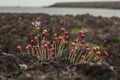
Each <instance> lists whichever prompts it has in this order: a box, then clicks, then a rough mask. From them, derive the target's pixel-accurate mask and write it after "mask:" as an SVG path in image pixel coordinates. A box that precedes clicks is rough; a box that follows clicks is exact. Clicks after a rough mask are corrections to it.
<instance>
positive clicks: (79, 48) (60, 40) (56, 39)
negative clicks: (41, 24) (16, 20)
mask: <svg viewBox="0 0 120 80" xmlns="http://www.w3.org/2000/svg"><path fill="white" fill-rule="evenodd" d="M34 24H35V23H34ZM60 31H61V34H60V35H58V34H56V33H54V34H53V41H49V40H48V39H47V37H48V36H49V34H48V31H47V30H46V29H45V30H43V31H42V33H41V35H40V34H39V35H37V36H35V37H34V38H33V40H31V41H30V43H29V44H28V45H27V46H26V52H27V54H29V55H32V56H36V57H37V59H38V60H39V61H42V60H51V59H54V58H56V57H61V56H62V55H63V51H64V48H67V47H65V45H66V44H68V43H67V42H68V38H69V35H68V31H66V30H65V28H60ZM84 38H85V34H84V32H83V31H80V32H79V33H78V37H77V39H75V40H74V41H73V42H72V44H71V49H70V51H69V56H68V59H69V60H70V62H71V63H74V64H79V63H84V62H91V61H102V60H104V58H105V57H106V56H108V53H107V52H106V51H104V52H100V49H99V47H98V46H95V47H90V46H89V44H86V43H85V40H84ZM17 49H18V51H19V52H20V53H21V54H22V47H21V46H17Z"/></svg>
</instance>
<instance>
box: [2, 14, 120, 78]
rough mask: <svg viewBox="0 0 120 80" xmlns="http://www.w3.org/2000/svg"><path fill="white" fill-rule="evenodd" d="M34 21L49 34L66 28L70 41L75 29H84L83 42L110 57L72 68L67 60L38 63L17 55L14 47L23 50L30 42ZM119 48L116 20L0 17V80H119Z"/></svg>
mask: <svg viewBox="0 0 120 80" xmlns="http://www.w3.org/2000/svg"><path fill="white" fill-rule="evenodd" d="M34 20H38V21H41V29H48V31H51V34H52V33H54V32H56V31H57V33H59V28H60V27H65V28H66V29H67V30H68V31H69V33H70V34H71V36H70V39H71V40H72V39H73V38H74V37H75V36H76V34H74V32H76V31H75V30H76V29H84V30H85V31H86V41H87V42H91V43H94V44H96V45H99V46H102V48H106V49H107V51H108V52H109V56H108V57H107V58H106V60H105V62H101V63H84V64H71V63H70V62H69V60H67V59H66V58H56V59H55V60H50V61H47V60H46V61H41V62H39V61H38V60H37V59H36V57H33V56H30V55H27V54H25V53H24V54H19V53H18V52H17V50H16V46H17V45H21V46H23V47H25V46H26V45H27V43H28V42H29V40H30V39H31V38H32V37H31V36H33V34H31V32H30V31H31V29H32V25H31V22H32V21H34ZM72 32H73V33H72ZM51 34H50V35H51ZM119 46H120V18H117V17H111V18H106V17H101V16H98V17H94V16H92V15H89V14H85V15H76V16H73V15H65V16H62V15H59V16H55V15H51V16H50V15H48V14H28V13H23V14H16V13H0V80H119V79H120V77H119V75H120V68H119V67H120V48H119Z"/></svg>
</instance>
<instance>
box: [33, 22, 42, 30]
mask: <svg viewBox="0 0 120 80" xmlns="http://www.w3.org/2000/svg"><path fill="white" fill-rule="evenodd" d="M32 25H33V26H34V27H35V28H36V29H40V26H41V22H40V21H34V22H32Z"/></svg>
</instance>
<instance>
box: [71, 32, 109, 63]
mask: <svg viewBox="0 0 120 80" xmlns="http://www.w3.org/2000/svg"><path fill="white" fill-rule="evenodd" d="M84 38H85V34H84V32H83V31H80V32H79V33H78V37H77V39H75V41H74V42H73V43H72V45H71V51H70V53H69V59H70V61H71V62H72V63H83V62H91V61H101V60H103V59H104V57H106V56H108V53H107V52H106V51H104V52H100V48H99V46H95V47H92V48H91V47H90V46H89V44H85V40H84Z"/></svg>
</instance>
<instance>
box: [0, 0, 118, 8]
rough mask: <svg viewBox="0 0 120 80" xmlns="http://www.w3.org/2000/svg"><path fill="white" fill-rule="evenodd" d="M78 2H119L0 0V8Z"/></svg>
mask: <svg viewBox="0 0 120 80" xmlns="http://www.w3.org/2000/svg"><path fill="white" fill-rule="evenodd" d="M73 1H74V2H77V1H78V2H80V1H82V2H83V1H84V2H86V1H120V0H0V6H29V7H30V6H31V7H33V6H34V7H38V6H45V5H51V4H53V3H56V2H73Z"/></svg>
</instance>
